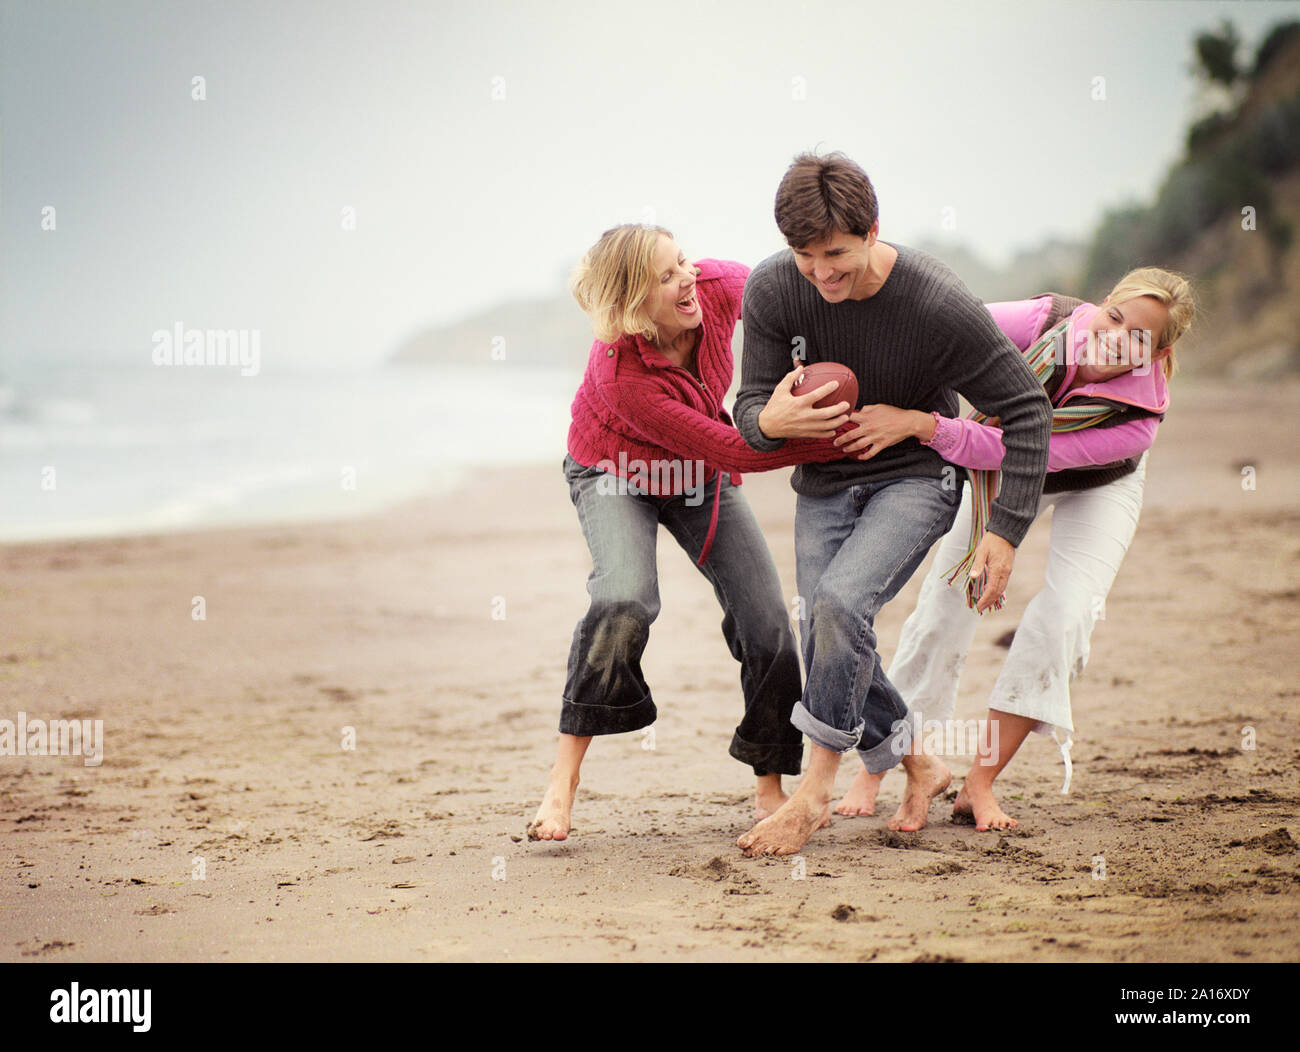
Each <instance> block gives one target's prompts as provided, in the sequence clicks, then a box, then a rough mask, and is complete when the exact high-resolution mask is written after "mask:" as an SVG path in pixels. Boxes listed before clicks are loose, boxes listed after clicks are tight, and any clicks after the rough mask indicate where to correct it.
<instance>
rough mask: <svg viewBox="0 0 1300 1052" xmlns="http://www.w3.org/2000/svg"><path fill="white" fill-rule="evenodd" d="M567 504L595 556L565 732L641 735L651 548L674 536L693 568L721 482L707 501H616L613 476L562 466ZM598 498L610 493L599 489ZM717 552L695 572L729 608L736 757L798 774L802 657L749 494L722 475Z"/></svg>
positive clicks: (655, 580)
mask: <svg viewBox="0 0 1300 1052" xmlns="http://www.w3.org/2000/svg"><path fill="white" fill-rule="evenodd" d="M564 476H565V478H566V479H567V480H568V483H569V496H570V497H571V498H572V500H573V503H574V506H575V507H576V508H577V511H578V521H579V522H580V523H581V524H582V532H583V534H584V536H585V537H586V538H587V547H588V548H589V549H590V550H591V563H592V569H591V576H590V577H588V579H587V591H588V593H590V595H591V605H590V607H589V608H588V610H587V613H586V615H585V616H584V617H583V618H582V620H581V621H579V622H578V625H577V627H576V628H575V629H574V631H573V644H572V646H571V647H570V648H569V667H568V678H567V681H566V683H565V686H564V700H563V704H562V707H561V710H560V733H561V734H574V735H579V736H587V735H595V734H619V733H622V732H626V731H634V730H639V729H640V728H642V727H646V726H648V725H650V724H651V723H653V722H654V720H655V714H656V710H655V703H654V701H653V700H652V698H651V696H650V688H649V687H648V686H647V685H646V682H645V678H644V677H643V675H642V673H641V655H642V653H643V652H644V651H645V647H646V643H647V641H648V640H649V634H650V625H651V623H652V622H653V621H654V619H655V618H656V617H657V616H658V614H659V576H658V568H657V566H656V558H655V547H656V542H657V540H658V534H659V525H660V523H662V524H663V525H664V526H666V527H667V528H668V532H669V533H671V534H672V535H673V537H674V538H675V539H676V541H677V543H678V544H679V545H681V547H682V548H683V549H684V550H685V551H686V553H687V555H689V556H690V557H691V559H692V561H694V560H695V559H697V558H698V557H699V554H700V550H701V549H702V548H703V546H704V538H705V536H706V535H707V533H708V529H709V518H710V514H711V512H712V510H713V499H714V491H715V489H716V487H717V480H716V479H714V480H712V481H710V482H709V483H708V484H707V485H705V486H703V500H699V499H698V498H699V494H698V493H697V494H696V496H695V498H694V499H692V497H691V496H690V495H689V494H680V495H678V496H672V497H656V496H652V495H650V494H637V493H630V492H628V493H617V492H609V490H610V489H612V488H613V486H611V483H612V482H615V481H616V477H615V476H612V475H606V474H605V472H603V471H601V470H600V469H599V468H595V467H584V466H583V465H581V464H579V463H577V462H576V461H575V460H573V458H572V457H567V456H566V457H565V459H564ZM602 490H603V491H604V492H602ZM719 499H720V503H719V506H718V526H717V532H716V534H715V535H714V538H713V548H712V550H711V551H710V552H709V557H708V559H706V560H705V562H704V565H703V566H701V567H700V568H699V569H700V572H701V573H702V574H704V576H705V577H706V578H707V579H708V581H709V583H710V584H712V585H713V591H714V594H715V595H716V596H717V597H718V602H719V603H720V604H721V606H722V612H723V618H722V634H723V637H724V638H725V639H726V641H727V646H728V647H729V648H730V649H731V654H732V656H733V657H734V658H735V659H736V660H737V661H739V662H740V685H741V690H742V692H743V694H744V698H745V715H744V718H743V719H742V720H741V721H740V724H739V726H737V728H736V731H735V734H734V735H733V737H732V740H731V748H730V753H731V755H732V756H734V757H735V758H736V759H737V760H740V761H741V762H742V763H747V764H749V765H751V766H752V767H753V768H754V773H755V774H759V775H762V774H798V773H799V770H800V764H801V762H802V759H803V739H802V737H801V736H800V733H799V731H798V729H797V728H796V727H795V726H794V725H793V724H792V723H791V722H790V714H791V710H792V709H793V708H794V704H795V702H796V701H798V700H799V695H800V693H801V687H800V675H799V651H798V648H797V646H796V644H795V638H794V631H793V630H792V629H791V627H790V618H789V614H788V613H787V611H786V606H785V601H784V599H783V598H782V596H781V582H780V578H779V577H778V576H777V572H776V565H775V563H774V562H773V561H772V554H771V552H770V551H769V550H768V547H767V541H766V540H765V539H764V537H763V534H762V532H761V531H760V530H759V528H758V522H757V521H756V520H755V518H754V514H753V512H751V511H750V509H749V503H748V502H747V501H746V500H745V498H744V496H743V495H742V494H741V493H740V492H739V491H738V490H736V489H735V487H733V486H732V485H731V482H730V480H728V479H727V478H726V477H725V476H724V478H723V482H722V490H721V494H720V498H719Z"/></svg>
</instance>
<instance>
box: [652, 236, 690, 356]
mask: <svg viewBox="0 0 1300 1052" xmlns="http://www.w3.org/2000/svg"><path fill="white" fill-rule="evenodd" d="M652 266H653V270H654V284H653V285H652V286H651V288H650V295H649V296H647V297H646V301H645V311H646V314H647V316H648V317H649V318H650V321H651V322H652V323H653V324H654V327H655V330H656V331H657V332H658V334H659V335H658V340H657V341H656V342H657V343H658V344H659V346H661V347H663V346H666V345H667V344H669V343H671V342H672V341H673V340H674V339H675V338H676V337H678V336H680V335H681V334H682V333H683V332H685V331H686V330H687V329H695V328H698V327H699V324H700V322H701V320H703V317H704V315H703V314H702V313H701V311H700V300H699V297H698V296H697V295H696V294H695V264H694V263H692V262H691V261H690V260H688V259H687V258H686V255H685V253H683V252H682V250H681V249H680V248H678V247H677V242H676V241H674V240H673V239H672V238H671V237H668V236H667V235H666V234H660V235H659V245H658V247H657V248H656V249H655V253H654V261H653V264H652Z"/></svg>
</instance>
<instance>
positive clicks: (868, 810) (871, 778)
mask: <svg viewBox="0 0 1300 1052" xmlns="http://www.w3.org/2000/svg"><path fill="white" fill-rule="evenodd" d="M884 778H885V772H883V771H882V772H881V773H880V774H868V773H867V769H866V768H865V767H864V768H862V770H860V771H859V772H858V776H857V777H856V778H854V779H853V784H852V785H851V786H849V791H848V792H847V793H845V794H844V799H843V800H841V801H840V802H839V805H838V806H837V807H836V808H835V813H836V814H837V815H844V816H845V817H846V818H857V817H859V816H860V815H874V814H875V813H876V794H877V793H878V792H880V783H881V782H882V781H884Z"/></svg>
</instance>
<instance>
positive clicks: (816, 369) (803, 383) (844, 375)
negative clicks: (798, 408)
mask: <svg viewBox="0 0 1300 1052" xmlns="http://www.w3.org/2000/svg"><path fill="white" fill-rule="evenodd" d="M832 380H836V381H838V382H839V387H837V388H835V390H834V391H832V392H831V393H830V394H828V395H826V396H825V397H824V398H820V399H818V400H817V401H816V402H814V403H813V408H814V409H828V408H829V407H830V406H833V405H837V404H839V403H840V402H848V403H849V409H850V411H852V410H854V409H857V407H858V378H857V377H856V376H854V375H853V370H852V369H850V368H849V367H848V366H847V365H840V363H839V362H813V363H812V364H811V365H805V366H804V367H803V375H802V376H800V377H799V380H798V382H797V383H796V384H795V385H794V393H795V394H796V395H801V394H807V393H808V392H809V391H815V390H817V388H819V387H821V386H823V385H825V384H828V383H830V382H831V381H832Z"/></svg>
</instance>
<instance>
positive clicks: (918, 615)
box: [835, 267, 1195, 830]
mask: <svg viewBox="0 0 1300 1052" xmlns="http://www.w3.org/2000/svg"><path fill="white" fill-rule="evenodd" d="M1194 310H1195V306H1194V303H1193V300H1192V293H1191V289H1190V286H1189V285H1188V283H1187V281H1186V280H1185V279H1184V278H1181V277H1179V276H1178V275H1176V274H1171V273H1169V272H1168V271H1164V270H1160V269H1158V268H1154V267H1145V268H1141V269H1138V270H1135V271H1132V272H1130V273H1129V274H1127V275H1126V276H1125V277H1124V278H1123V279H1122V280H1121V281H1120V282H1119V284H1118V285H1116V286H1115V288H1114V289H1113V290H1112V291H1111V293H1110V295H1109V296H1107V297H1106V299H1105V300H1104V301H1103V302H1102V303H1101V304H1100V305H1097V306H1094V305H1093V304H1090V303H1082V302H1080V301H1078V300H1068V299H1066V298H1065V297H1060V296H1040V297H1037V298H1035V299H1030V300H1021V301H1017V302H1013V303H994V304H990V305H989V311H990V312H991V313H992V314H993V317H994V318H995V319H996V321H997V322H998V325H999V327H1001V329H1002V330H1003V332H1005V333H1006V334H1007V336H1008V337H1009V338H1010V339H1011V340H1012V342H1013V343H1015V344H1016V345H1017V346H1018V347H1019V348H1020V349H1021V350H1022V351H1028V350H1029V349H1030V348H1031V346H1034V345H1037V346H1038V347H1039V348H1040V349H1046V348H1048V347H1049V342H1048V341H1049V340H1050V341H1051V343H1050V346H1051V347H1052V348H1053V351H1054V354H1053V356H1054V357H1055V366H1054V368H1052V369H1051V377H1050V379H1049V380H1048V381H1047V385H1046V388H1047V393H1048V396H1049V397H1050V398H1051V400H1052V405H1053V407H1054V409H1055V414H1054V422H1053V431H1052V436H1051V445H1050V447H1049V460H1048V468H1047V471H1048V474H1047V479H1046V481H1045V483H1044V485H1043V496H1042V497H1041V499H1040V501H1039V508H1038V510H1039V514H1040V515H1041V514H1042V512H1043V511H1045V510H1046V509H1047V508H1052V509H1053V512H1052V536H1051V549H1050V552H1049V555H1048V561H1047V571H1046V579H1045V582H1044V585H1043V588H1042V590H1041V591H1040V592H1039V593H1038V594H1037V595H1036V596H1034V598H1033V599H1032V600H1031V601H1030V603H1029V605H1028V606H1027V607H1026V609H1025V613H1024V617H1023V618H1022V619H1021V622H1020V625H1019V626H1018V627H1017V629H1016V632H1015V636H1014V639H1013V641H1012V644H1011V650H1010V652H1009V653H1008V655H1007V660H1006V663H1005V665H1004V666H1003V668H1002V672H1001V673H1000V675H999V676H998V679H997V682H996V684H995V685H994V688H993V694H992V697H991V698H990V701H989V711H988V722H987V724H986V728H985V733H984V734H983V735H982V736H981V738H980V742H979V747H978V750H979V753H978V756H977V757H976V761H975V763H974V764H973V765H972V767H971V771H970V773H969V774H968V775H967V776H966V781H965V784H964V786H963V787H962V790H961V792H960V793H959V794H958V796H957V800H956V802H955V805H954V815H960V816H970V817H973V819H974V822H975V825H976V828H978V829H980V830H986V829H1006V828H1010V827H1012V826H1015V825H1016V824H1017V823H1016V821H1015V820H1014V819H1012V818H1010V817H1009V816H1008V815H1006V814H1005V813H1004V812H1003V811H1002V809H1001V808H1000V807H999V806H998V803H997V799H996V798H995V796H994V794H993V782H994V779H996V778H997V776H998V774H999V773H1001V771H1002V770H1003V768H1005V767H1006V765H1007V763H1008V762H1010V760H1011V757H1012V756H1014V755H1015V753H1016V750H1017V749H1019V747H1020V745H1021V743H1022V742H1023V741H1024V740H1025V738H1026V737H1028V735H1029V733H1030V732H1031V731H1038V732H1039V733H1043V734H1050V735H1051V736H1052V737H1053V739H1054V740H1056V741H1057V742H1058V744H1059V745H1060V748H1061V753H1062V756H1063V757H1064V760H1065V764H1066V779H1065V787H1064V788H1063V789H1062V790H1061V791H1062V792H1067V791H1068V789H1069V778H1070V754H1069V750H1070V746H1071V744H1072V735H1073V732H1074V723H1073V719H1072V716H1071V712H1070V691H1069V684H1070V681H1071V679H1073V677H1074V676H1075V675H1077V674H1078V673H1079V672H1080V671H1081V670H1082V669H1083V667H1084V664H1085V663H1086V662H1087V660H1088V643H1089V638H1090V636H1091V635H1092V629H1093V625H1094V624H1095V622H1096V621H1097V619H1098V618H1099V617H1101V616H1102V612H1103V610H1104V604H1105V600H1106V595H1107V593H1108V592H1109V591H1110V587H1111V584H1112V583H1113V581H1114V580H1115V575H1116V574H1117V573H1118V572H1119V567H1120V563H1121V562H1122V561H1123V558H1124V553H1125V552H1126V551H1127V549H1128V546H1129V543H1130V542H1131V541H1132V539H1133V534H1134V532H1135V531H1136V529H1137V522H1138V514H1139V512H1140V511H1141V508H1142V489H1143V483H1144V480H1145V478H1146V454H1147V450H1148V449H1149V448H1150V446H1151V444H1152V442H1154V440H1155V436H1156V429H1157V428H1158V426H1159V423H1160V421H1161V419H1163V417H1164V414H1165V412H1166V411H1167V410H1168V408H1169V387H1168V379H1169V377H1170V376H1172V375H1173V371H1174V343H1175V342H1176V341H1177V339H1178V338H1179V337H1180V336H1181V335H1182V334H1183V333H1184V332H1185V331H1186V330H1187V328H1188V326H1189V325H1190V324H1191V321H1192V315H1193V313H1194ZM864 412H865V413H866V414H867V415H868V417H872V416H874V417H875V418H876V420H875V422H874V424H873V427H872V429H871V431H870V433H864V434H863V435H861V436H859V440H860V441H863V442H872V443H873V444H874V445H875V446H876V447H878V448H884V447H885V446H888V445H890V444H892V443H893V442H897V441H899V440H900V439H901V438H903V437H906V436H907V435H915V436H916V437H917V438H919V439H920V440H921V441H922V442H924V443H925V444H927V445H929V446H931V447H932V448H934V449H936V450H937V451H938V452H940V453H941V454H942V455H943V457H944V459H946V460H948V461H949V462H950V463H952V464H956V465H958V466H960V467H965V468H971V469H976V470H977V471H979V470H983V471H989V470H996V468H997V467H998V465H999V464H1000V463H1001V460H1002V455H1003V449H1002V443H1001V431H1000V430H999V429H998V428H997V427H993V426H990V425H989V424H987V423H977V422H976V421H975V420H972V419H964V420H953V419H947V418H941V417H938V416H930V415H925V414H920V413H914V412H906V411H903V410H898V409H894V408H893V407H890V406H876V407H868V408H867V410H865V411H864ZM1107 412H1109V415H1104V414H1106V413H1107ZM1071 413H1075V414H1079V416H1078V418H1077V419H1078V420H1080V421H1081V420H1083V419H1085V418H1086V419H1087V420H1088V421H1089V423H1088V425H1087V426H1082V427H1081V429H1079V430H1071V431H1062V430H1060V427H1061V426H1074V425H1073V424H1071V423H1070V421H1069V419H1068V418H1069V416H1070V414H1071ZM1103 415H1104V418H1102V417H1103ZM1099 418H1101V419H1099ZM856 448H857V443H854V444H846V445H845V449H846V451H849V452H853V451H855V449H856ZM971 521H972V487H969V486H968V487H967V488H966V493H965V494H964V496H963V499H962V506H961V510H960V511H959V513H958V516H957V521H956V523H955V524H954V525H953V528H952V530H951V531H950V532H949V533H948V534H947V535H946V536H945V537H944V539H943V540H942V541H940V542H939V546H938V550H937V552H936V554H935V559H934V564H933V566H932V568H931V571H930V573H929V574H928V575H927V577H926V579H925V582H924V584H923V586H922V589H921V594H920V596H919V598H918V600H917V606H916V610H915V611H914V612H913V613H912V615H911V617H909V618H908V619H907V622H906V623H905V624H904V626H903V631H902V635H901V637H900V639H899V644H898V650H897V652H896V653H895V655H894V660H893V662H892V664H891V666H890V668H889V678H890V679H891V680H892V681H893V682H894V684H895V685H896V686H897V687H898V689H899V692H900V693H901V694H902V696H903V697H904V699H906V701H907V703H908V707H909V709H910V710H911V718H912V720H913V723H914V730H915V731H916V734H915V737H916V739H917V740H922V739H923V738H924V733H925V731H926V730H927V729H929V728H933V727H949V726H951V724H950V723H949V722H948V721H950V720H951V718H952V714H953V708H954V705H955V703H956V698H957V683H958V677H959V675H960V672H961V667H962V664H963V663H964V661H965V658H966V652H967V650H968V649H969V648H970V644H971V640H972V639H973V637H974V634H975V628H976V625H977V624H978V623H979V617H978V615H977V614H976V613H975V612H974V611H973V610H971V609H969V607H968V604H967V601H966V598H965V595H964V590H963V589H962V588H960V587H953V586H950V585H949V579H950V578H951V577H952V576H953V566H954V564H955V563H958V562H959V561H960V560H961V559H962V556H963V554H964V553H965V552H966V551H967V550H968V545H969V543H970V542H971V539H972V527H971ZM977 521H978V519H977ZM879 784H880V776H872V775H868V774H867V773H866V771H860V772H859V774H858V776H857V778H856V779H855V780H854V783H853V786H852V788H851V789H850V791H849V793H848V794H847V795H846V796H845V797H844V799H843V800H841V801H840V803H839V806H837V807H836V809H835V810H836V813H837V814H841V815H848V816H856V815H869V814H872V813H873V811H874V803H875V797H876V792H877V789H878V787H879Z"/></svg>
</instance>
